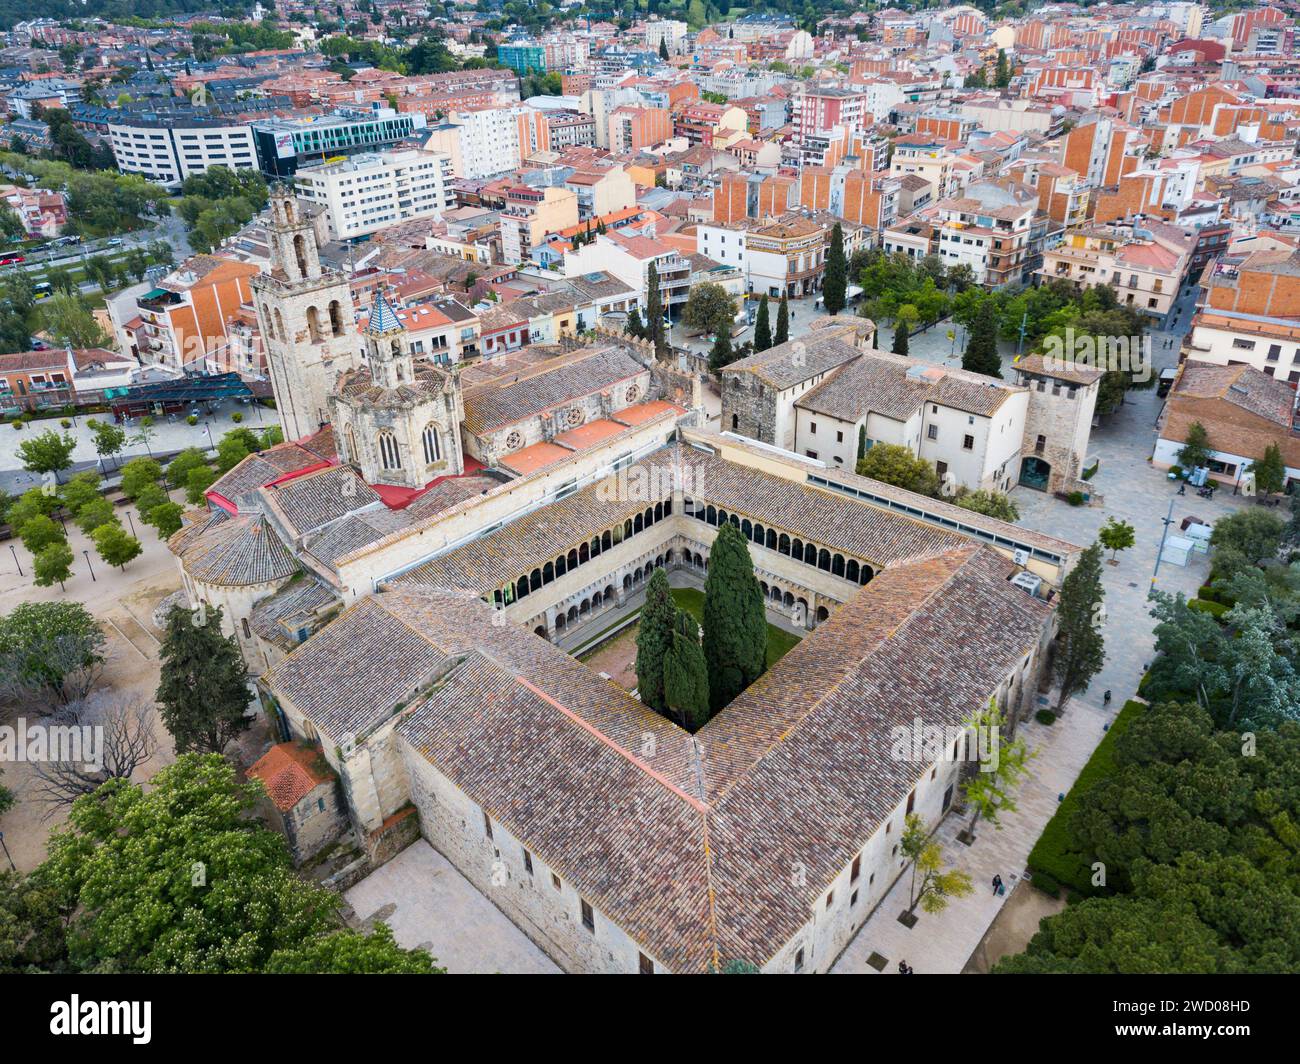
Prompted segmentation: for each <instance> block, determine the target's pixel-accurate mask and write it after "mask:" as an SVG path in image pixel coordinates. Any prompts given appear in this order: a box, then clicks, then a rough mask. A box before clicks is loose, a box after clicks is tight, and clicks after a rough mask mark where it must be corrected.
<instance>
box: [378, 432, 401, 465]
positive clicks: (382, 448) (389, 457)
mask: <svg viewBox="0 0 1300 1064" xmlns="http://www.w3.org/2000/svg"><path fill="white" fill-rule="evenodd" d="M379 461H380V463H381V464H382V465H383V467H384V468H385V469H401V468H402V456H401V453H400V452H399V451H398V449H397V437H396V436H394V435H393V434H392V433H391V432H381V433H380V434H379Z"/></svg>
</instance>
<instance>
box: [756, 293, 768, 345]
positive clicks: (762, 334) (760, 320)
mask: <svg viewBox="0 0 1300 1064" xmlns="http://www.w3.org/2000/svg"><path fill="white" fill-rule="evenodd" d="M768 314H769V312H768V309H767V293H766V292H764V293H763V297H762V298H761V299H760V300H759V301H758V313H757V314H755V315H754V352H755V353H758V352H759V351H766V350H767V349H768V348H769V347H771V346H772V324H771V322H770V320H769V318H768Z"/></svg>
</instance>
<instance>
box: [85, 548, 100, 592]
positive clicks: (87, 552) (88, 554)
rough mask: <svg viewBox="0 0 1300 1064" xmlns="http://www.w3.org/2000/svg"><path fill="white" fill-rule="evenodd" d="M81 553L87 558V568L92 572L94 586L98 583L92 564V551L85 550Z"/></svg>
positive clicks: (91, 579) (91, 580)
mask: <svg viewBox="0 0 1300 1064" xmlns="http://www.w3.org/2000/svg"><path fill="white" fill-rule="evenodd" d="M81 553H82V554H84V555H85V556H86V568H87V569H89V570H90V582H91V583H92V584H93V583H97V581H96V580H95V567H94V566H93V565H91V564H90V551H88V550H83V551H82V552H81Z"/></svg>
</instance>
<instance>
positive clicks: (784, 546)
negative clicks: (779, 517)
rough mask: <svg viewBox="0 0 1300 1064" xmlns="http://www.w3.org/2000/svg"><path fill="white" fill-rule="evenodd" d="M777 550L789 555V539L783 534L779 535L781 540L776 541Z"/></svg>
mask: <svg viewBox="0 0 1300 1064" xmlns="http://www.w3.org/2000/svg"><path fill="white" fill-rule="evenodd" d="M777 550H778V551H779V552H780V553H782V554H789V553H790V537H789V536H787V535H786V534H785V533H784V532H782V533H781V538H780V540H779V541H778V545H777Z"/></svg>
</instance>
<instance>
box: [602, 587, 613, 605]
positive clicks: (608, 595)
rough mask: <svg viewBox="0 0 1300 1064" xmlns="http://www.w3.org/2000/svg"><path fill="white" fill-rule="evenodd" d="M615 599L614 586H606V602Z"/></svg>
mask: <svg viewBox="0 0 1300 1064" xmlns="http://www.w3.org/2000/svg"><path fill="white" fill-rule="evenodd" d="M613 597H614V585H613V584H606V585H605V592H604V598H605V601H606V602H608V601H609V600H610V599H612V598H613Z"/></svg>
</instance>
